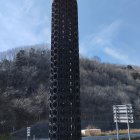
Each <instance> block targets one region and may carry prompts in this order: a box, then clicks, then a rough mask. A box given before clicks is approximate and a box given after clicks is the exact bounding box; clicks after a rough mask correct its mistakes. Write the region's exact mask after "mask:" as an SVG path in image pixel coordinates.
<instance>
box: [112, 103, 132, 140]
mask: <svg viewBox="0 0 140 140" xmlns="http://www.w3.org/2000/svg"><path fill="white" fill-rule="evenodd" d="M132 113H133V111H132V105H131V104H127V105H114V106H113V114H114V122H115V123H116V129H117V140H119V130H118V123H126V124H127V126H128V137H129V140H130V126H129V123H134V118H133V114H132Z"/></svg>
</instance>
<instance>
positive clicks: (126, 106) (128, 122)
mask: <svg viewBox="0 0 140 140" xmlns="http://www.w3.org/2000/svg"><path fill="white" fill-rule="evenodd" d="M126 108H127V111H126V116H127V127H128V138H129V140H131V137H130V126H129V118H128V107H127V105H126Z"/></svg>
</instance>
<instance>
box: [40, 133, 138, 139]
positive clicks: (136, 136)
mask: <svg viewBox="0 0 140 140" xmlns="http://www.w3.org/2000/svg"><path fill="white" fill-rule="evenodd" d="M131 137H134V138H140V134H131ZM115 138H116V135H110V136H94V137H86V138H82V140H109V139H115ZM119 138H120V139H121V138H128V135H127V134H126V135H120V136H119ZM40 140H49V139H40Z"/></svg>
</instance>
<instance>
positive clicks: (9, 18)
mask: <svg viewBox="0 0 140 140" xmlns="http://www.w3.org/2000/svg"><path fill="white" fill-rule="evenodd" d="M43 2H45V0H44V1H42V3H43ZM0 4H1V5H3V7H2V6H1V7H0V21H1V22H0V51H3V50H7V49H10V48H13V47H18V46H23V45H33V44H39V43H49V42H50V27H49V24H50V23H49V22H50V21H49V18H48V15H47V13H45V14H44V13H42V11H41V10H42V8H43V5H40V7H39V6H38V5H37V4H36V3H35V1H34V0H21V1H19V0H13V1H11V0H7V2H6V3H5V1H4V0H2V1H1V2H0Z"/></svg>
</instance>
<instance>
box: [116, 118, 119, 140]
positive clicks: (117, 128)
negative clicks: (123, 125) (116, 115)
mask: <svg viewBox="0 0 140 140" xmlns="http://www.w3.org/2000/svg"><path fill="white" fill-rule="evenodd" d="M116 130H117V140H119V127H118V122H117V121H116Z"/></svg>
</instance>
